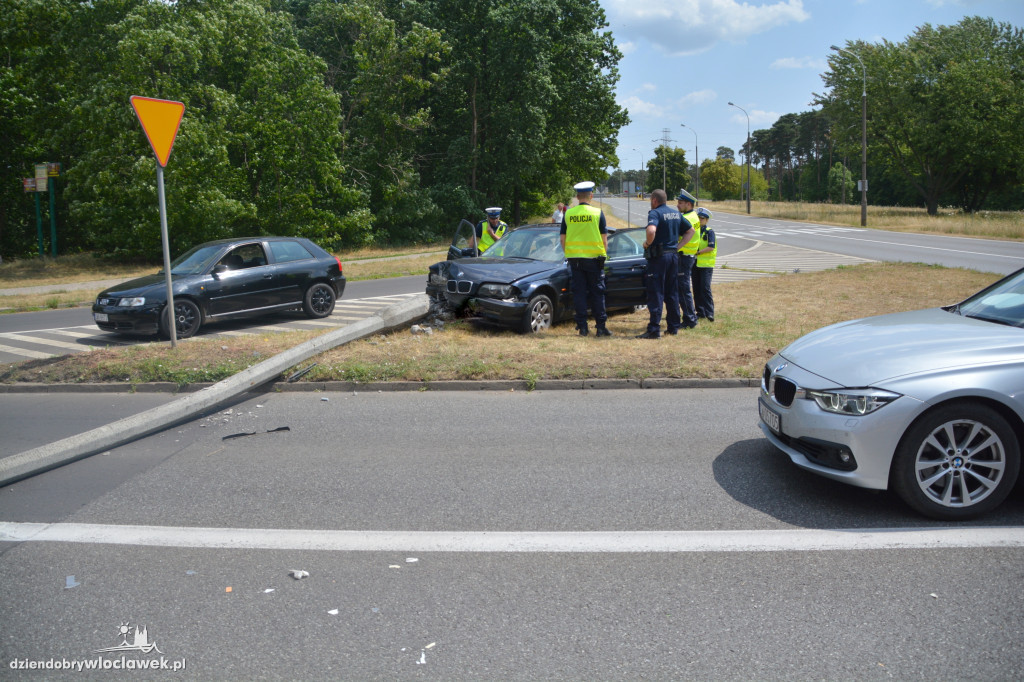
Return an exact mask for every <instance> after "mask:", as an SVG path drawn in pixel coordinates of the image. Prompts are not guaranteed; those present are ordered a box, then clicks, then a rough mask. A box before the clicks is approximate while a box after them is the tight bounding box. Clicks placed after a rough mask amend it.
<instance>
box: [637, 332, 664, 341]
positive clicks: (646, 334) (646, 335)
mask: <svg viewBox="0 0 1024 682" xmlns="http://www.w3.org/2000/svg"><path fill="white" fill-rule="evenodd" d="M636 338H638V339H660V338H661V332H652V331H646V332H644V333H643V334H637V335H636Z"/></svg>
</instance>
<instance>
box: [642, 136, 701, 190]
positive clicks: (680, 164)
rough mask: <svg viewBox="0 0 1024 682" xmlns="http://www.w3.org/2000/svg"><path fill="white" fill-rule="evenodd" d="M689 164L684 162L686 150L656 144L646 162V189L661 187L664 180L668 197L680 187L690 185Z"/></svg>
mask: <svg viewBox="0 0 1024 682" xmlns="http://www.w3.org/2000/svg"><path fill="white" fill-rule="evenodd" d="M689 167H690V164H688V163H687V162H686V150H684V149H681V148H679V147H668V146H666V145H658V147H657V149H655V150H654V156H653V157H652V158H651V159H650V160H648V162H647V178H648V181H647V185H648V187H647V190H648V191H650V190H652V189H657V188H659V187H661V185H662V181H663V180H664V183H665V187H662V189H664V190H665V191H666V192H668V196H669V198H670V199H671V198H673V197H675V196H676V194H678V192H679V190H680V189H683V188H685V187H690V183H692V182H693V178H692V177H691V175H690V173H689V172H688V169H689Z"/></svg>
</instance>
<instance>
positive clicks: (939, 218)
mask: <svg viewBox="0 0 1024 682" xmlns="http://www.w3.org/2000/svg"><path fill="white" fill-rule="evenodd" d="M701 204H702V205H703V206H707V207H708V208H710V209H711V210H712V211H718V210H721V211H728V212H730V213H746V211H747V204H746V202H743V201H717V202H707V201H705V202H701ZM750 210H751V213H752V214H753V215H757V216H761V217H763V218H778V219H782V220H798V221H805V222H812V223H824V224H828V225H848V226H851V227H860V204H856V205H842V204H809V203H800V202H786V201H754V202H751V205H750ZM868 227H875V228H879V229H884V230H892V231H895V232H918V233H928V234H953V235H960V236H964V237H984V238H990V239H1024V212H1021V211H979V212H977V213H964V212H963V211H960V210H958V209H940V210H939V214H938V215H934V216H930V215H928V213H927V212H926V211H925V210H924V209H923V208H913V207H904V206H868Z"/></svg>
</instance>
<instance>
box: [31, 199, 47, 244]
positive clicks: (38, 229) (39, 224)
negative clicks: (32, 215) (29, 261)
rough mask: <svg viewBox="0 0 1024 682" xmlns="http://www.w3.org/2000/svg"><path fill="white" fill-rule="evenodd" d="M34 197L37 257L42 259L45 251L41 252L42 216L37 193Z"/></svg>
mask: <svg viewBox="0 0 1024 682" xmlns="http://www.w3.org/2000/svg"><path fill="white" fill-rule="evenodd" d="M33 194H35V195H36V238H37V239H38V240H39V257H40V258H42V257H43V255H44V254H45V253H46V251H44V250H43V214H42V211H41V210H40V207H39V203H40V202H39V192H33Z"/></svg>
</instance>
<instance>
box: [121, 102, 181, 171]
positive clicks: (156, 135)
mask: <svg viewBox="0 0 1024 682" xmlns="http://www.w3.org/2000/svg"><path fill="white" fill-rule="evenodd" d="M131 101H132V108H133V109H135V115H136V116H138V117H139V123H141V124H142V129H143V130H144V131H145V132H146V137H147V138H148V139H149V146H151V147H152V148H153V153H154V154H156V162H157V163H159V164H160V165H161V166H166V165H167V159H169V158H170V156H171V148H172V147H174V138H175V137H177V136H178V126H179V125H181V117H182V116H183V115H184V114H185V105H184V104H182V103H181V102H173V101H171V100H166V99H152V98H150V97H139V96H138V95H132V97H131Z"/></svg>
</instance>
